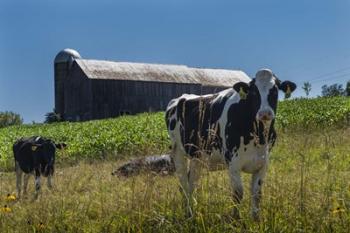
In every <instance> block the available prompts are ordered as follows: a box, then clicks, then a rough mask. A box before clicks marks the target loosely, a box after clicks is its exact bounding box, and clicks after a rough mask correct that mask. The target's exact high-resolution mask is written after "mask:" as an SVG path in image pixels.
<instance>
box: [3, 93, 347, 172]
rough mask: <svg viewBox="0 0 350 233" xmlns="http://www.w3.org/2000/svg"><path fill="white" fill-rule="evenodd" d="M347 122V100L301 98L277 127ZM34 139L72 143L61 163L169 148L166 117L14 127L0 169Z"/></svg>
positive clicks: (283, 109)
mask: <svg viewBox="0 0 350 233" xmlns="http://www.w3.org/2000/svg"><path fill="white" fill-rule="evenodd" d="M349 120H350V99H349V98H346V97H334V98H316V99H304V98H301V99H294V100H284V101H281V102H280V103H279V106H278V112H277V124H276V126H277V128H278V129H277V130H278V131H279V130H282V129H283V130H287V129H290V130H291V131H293V130H296V129H301V130H304V129H323V128H325V127H332V126H344V124H346V125H349ZM32 135H41V136H45V137H49V138H52V139H54V140H55V141H57V142H65V143H66V144H68V148H67V149H66V150H65V151H63V152H59V154H58V157H59V159H58V160H57V161H58V162H63V161H65V162H72V161H73V162H74V161H76V160H79V159H82V158H84V159H103V158H106V157H109V158H115V159H120V158H121V157H122V156H137V155H145V154H152V153H162V152H166V151H168V146H169V145H170V143H169V139H168V135H167V131H166V127H165V122H164V113H162V112H159V113H152V114H148V113H147V114H140V115H136V116H122V117H119V118H116V119H107V120H96V121H89V122H82V123H70V122H62V123H53V124H36V125H23V126H12V127H7V128H3V129H0V169H5V170H10V169H12V168H13V160H12V157H13V156H12V144H13V142H14V141H15V140H16V139H18V138H19V137H24V136H32Z"/></svg>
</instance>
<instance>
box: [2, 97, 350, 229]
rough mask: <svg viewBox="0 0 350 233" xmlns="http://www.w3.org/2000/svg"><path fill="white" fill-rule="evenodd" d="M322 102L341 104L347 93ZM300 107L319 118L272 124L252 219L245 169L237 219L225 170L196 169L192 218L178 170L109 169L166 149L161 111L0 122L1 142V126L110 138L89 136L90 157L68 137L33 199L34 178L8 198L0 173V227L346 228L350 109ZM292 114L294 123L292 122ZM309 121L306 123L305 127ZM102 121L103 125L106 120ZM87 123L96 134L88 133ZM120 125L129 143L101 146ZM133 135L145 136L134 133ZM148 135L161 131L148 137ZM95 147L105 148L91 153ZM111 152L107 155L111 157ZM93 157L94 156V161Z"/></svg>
mask: <svg viewBox="0 0 350 233" xmlns="http://www.w3.org/2000/svg"><path fill="white" fill-rule="evenodd" d="M300 101H305V100H300ZM315 101H320V100H315ZM327 101H330V102H332V101H333V102H332V104H335V103H338V101H344V103H346V104H348V102H347V101H348V100H345V99H340V100H335V99H329V100H327ZM287 104H290V105H291V106H290V107H288V106H287ZM303 105H304V106H305V107H307V108H309V111H311V112H313V115H314V117H315V118H314V121H315V122H316V123H315V122H312V121H310V120H309V119H306V118H303V119H304V120H301V118H298V117H297V116H295V115H297V114H301V113H298V112H297V110H294V112H293V111H292V112H291V113H293V114H295V115H293V116H292V117H291V116H288V118H287V119H285V120H284V122H282V124H281V123H280V124H279V125H278V132H279V134H278V141H277V144H276V146H275V148H274V149H273V151H272V154H271V163H270V166H269V171H268V173H267V179H266V182H265V184H264V187H263V198H262V216H261V217H262V219H261V222H260V223H255V222H253V221H252V220H251V218H250V213H249V208H250V198H249V186H248V185H249V183H250V176H248V175H244V176H243V181H244V184H245V196H244V199H243V203H242V205H241V208H240V209H241V215H242V220H241V221H240V222H236V221H232V219H230V217H229V213H230V210H231V209H232V206H233V202H232V200H231V195H230V186H229V181H228V176H227V172H226V171H218V172H208V171H204V172H203V173H204V174H203V176H202V179H201V184H200V186H199V188H198V190H197V192H196V195H195V196H196V199H197V205H196V206H195V216H194V217H193V218H190V219H187V218H185V216H184V214H183V212H184V211H183V209H182V206H181V196H180V192H179V191H178V181H177V179H176V178H175V177H172V176H157V175H154V174H142V175H139V176H136V177H132V178H128V179H125V178H118V177H114V176H111V172H112V171H113V169H114V168H116V167H117V166H118V165H119V164H121V163H122V162H123V160H125V159H126V158H127V157H128V156H133V155H144V154H149V153H159V152H164V151H167V145H168V141H167V137H166V132H165V130H164V128H163V127H164V125H159V124H164V123H163V119H162V117H163V116H162V114H161V113H158V114H153V115H140V116H137V117H131V118H128V117H125V118H121V119H118V120H104V121H94V122H86V123H75V124H73V123H63V124H55V125H51V126H47V125H39V126H25V127H18V128H16V127H11V128H7V129H2V130H1V131H0V135H1V136H0V138H1V139H4V137H5V136H4V132H5V131H6V132H8V133H12V134H13V136H10V137H13V138H14V137H16V136H18V135H20V134H22V135H25V134H28V133H29V132H30V133H33V132H35V133H36V132H38V133H43V134H45V135H46V134H47V135H48V136H51V137H54V138H55V139H60V140H62V139H63V137H66V139H67V140H68V141H69V142H71V144H72V143H73V142H75V141H76V142H78V141H79V138H80V139H81V140H82V144H83V145H90V144H89V143H91V142H88V141H84V140H86V138H85V137H91V138H93V135H94V133H96V132H99V134H98V135H100V136H99V137H102V138H103V139H101V140H100V139H99V137H97V139H96V141H98V142H100V141H101V143H104V141H103V140H107V139H109V140H110V142H109V141H107V142H105V147H103V146H101V145H100V144H97V143H96V144H95V145H96V147H97V148H98V149H96V148H93V146H91V147H92V149H89V150H91V151H94V150H95V151H96V154H94V153H93V152H91V154H88V155H83V154H79V153H83V152H79V153H78V152H77V151H79V150H78V149H77V148H79V145H75V144H73V146H72V147H73V149H72V147H71V148H70V151H68V152H67V153H66V154H59V159H61V162H60V164H58V168H57V172H56V175H55V177H54V189H53V190H49V189H47V188H46V186H45V185H43V189H42V194H41V195H40V197H39V199H38V200H33V189H34V187H33V186H34V185H33V183H34V181H33V178H31V180H30V182H29V194H28V196H27V198H24V199H21V200H17V201H13V202H11V201H7V200H6V198H5V197H6V195H7V194H8V193H14V191H15V174H14V173H13V172H1V173H0V197H1V199H0V207H3V206H4V205H7V206H8V207H9V208H10V209H11V211H9V212H5V211H4V209H1V211H0V232H167V233H169V232H349V229H350V181H349V177H350V128H349V127H348V123H347V119H348V112H349V111H346V110H342V111H343V114H342V115H339V116H338V115H336V116H332V115H330V114H329V112H328V110H327V109H329V111H340V110H337V109H335V110H334V108H337V105H333V106H332V105H331V106H328V108H326V109H325V107H323V106H322V111H323V113H322V114H323V115H325V116H324V117H323V116H322V114H321V112H320V111H318V110H317V111H315V110H312V109H311V108H310V107H309V106H312V108H316V107H315V106H317V105H316V104H313V103H310V102H309V103H308V104H306V103H303ZM300 106H302V104H300ZM345 106H347V105H345ZM283 108H286V109H283ZM290 108H295V109H298V107H296V106H295V105H293V104H292V103H290V102H286V103H284V106H283V104H281V105H280V109H279V110H280V111H279V114H280V115H279V117H281V115H282V114H286V112H285V111H290ZM341 108H342V107H341ZM317 109H318V108H317ZM344 109H345V107H344ZM308 114H310V113H308ZM326 117H328V119H334V120H333V123H332V124H330V123H328V122H327V121H326V120H324V119H326ZM291 119H294V120H291ZM298 119H299V123H296V122H297V121H298ZM316 119H319V120H318V121H316ZM322 119H323V120H322ZM279 120H281V118H279ZM306 121H307V122H309V123H307V124H306V123H305V122H306ZM106 122H107V123H109V124H110V125H109V126H105V124H107V123H106ZM120 122H122V123H120ZM130 122H133V123H130ZM293 122H294V123H293ZM303 124H304V125H303ZM103 127H105V128H103ZM118 127H121V128H118ZM122 127H124V128H122ZM134 127H138V128H137V129H138V130H136V129H134ZM288 127H289V128H288ZM67 128H71V131H69V133H68V131H65V133H61V132H60V135H61V136H57V135H58V134H59V133H57V131H60V130H63V131H64V130H67ZM92 128H93V129H95V130H96V131H91V129H92ZM147 128H148V129H149V130H150V131H151V132H148V131H147V130H146V129H147ZM287 128H288V129H287ZM117 130H120V131H119V132H121V134H122V135H117V136H118V137H119V138H122V137H124V138H126V139H123V140H130V142H128V143H129V144H127V143H125V145H124V144H123V143H121V144H120V145H121V146H120V147H115V148H119V149H115V148H114V147H113V148H110V149H111V150H109V149H108V150H107V149H105V148H106V147H107V148H108V147H109V146H110V145H113V143H116V142H118V143H120V142H122V141H123V140H121V139H120V140H119V141H117V140H116V139H114V137H113V139H110V138H108V137H107V136H105V135H108V133H109V135H111V134H112V132H114V133H115V132H117ZM123 130H124V131H123ZM129 130H130V131H129ZM157 130H159V131H157ZM108 131H110V132H108ZM71 132H74V133H71ZM140 132H141V134H143V135H142V136H139V134H140ZM155 132H160V133H159V134H158V135H153V134H154V133H155ZM131 134H138V135H131ZM77 135H80V136H77ZM85 135H89V136H85ZM125 135H127V136H125ZM106 137H107V138H106ZM137 138H139V139H140V138H142V140H143V141H142V142H139V143H138V144H136V145H134V144H133V143H134V142H135V141H136V142H137V140H139V139H137ZM5 141H6V140H5ZM8 141H9V140H8ZM148 143H149V144H148ZM68 144H70V143H68ZM71 144H70V145H71ZM92 145H93V144H92ZM100 146H101V147H100ZM0 148H5V149H2V153H4V152H5V151H6V150H8V149H6V148H7V147H6V146H4V144H2V145H1V146H0ZM101 148H102V149H105V152H104V153H106V154H107V155H105V156H104V155H103V153H102V152H99V151H98V150H101ZM83 150H85V149H82V151H83ZM110 151H114V153H112V154H111V155H110V154H109V153H110ZM6 153H7V152H6ZM89 153H90V152H89ZM1 155H2V156H3V154H1ZM93 155H98V156H97V158H95V159H94V157H93ZM122 155H123V156H122ZM66 157H74V158H76V159H74V160H72V159H67V158H66ZM116 157H117V158H121V159H116ZM83 158H84V159H83ZM62 161H65V162H62ZM71 161H74V163H71ZM11 163H12V161H11V159H10V157H8V158H7V159H5V156H3V157H2V165H3V167H2V169H3V171H7V170H9V169H10V167H11ZM43 181H46V180H43ZM40 223H42V224H41V225H40Z"/></svg>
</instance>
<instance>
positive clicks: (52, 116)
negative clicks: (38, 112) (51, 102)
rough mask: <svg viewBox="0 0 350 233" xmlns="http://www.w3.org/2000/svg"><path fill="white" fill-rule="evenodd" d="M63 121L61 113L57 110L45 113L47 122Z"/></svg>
mask: <svg viewBox="0 0 350 233" xmlns="http://www.w3.org/2000/svg"><path fill="white" fill-rule="evenodd" d="M60 121H63V119H62V117H61V115H60V114H59V113H57V112H56V110H55V109H54V110H53V112H48V113H46V114H45V123H48V124H50V123H54V122H60Z"/></svg>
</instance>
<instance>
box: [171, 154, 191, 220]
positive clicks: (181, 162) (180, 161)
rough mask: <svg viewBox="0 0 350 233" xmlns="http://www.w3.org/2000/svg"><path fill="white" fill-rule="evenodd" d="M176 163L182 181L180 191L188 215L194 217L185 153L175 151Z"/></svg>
mask: <svg viewBox="0 0 350 233" xmlns="http://www.w3.org/2000/svg"><path fill="white" fill-rule="evenodd" d="M174 163H175V169H176V175H177V176H178V177H179V180H180V190H181V193H182V195H183V198H184V201H185V206H186V211H187V215H188V216H192V209H191V206H190V190H189V182H188V159H187V158H186V157H185V155H184V154H183V153H181V152H180V151H176V150H175V153H174Z"/></svg>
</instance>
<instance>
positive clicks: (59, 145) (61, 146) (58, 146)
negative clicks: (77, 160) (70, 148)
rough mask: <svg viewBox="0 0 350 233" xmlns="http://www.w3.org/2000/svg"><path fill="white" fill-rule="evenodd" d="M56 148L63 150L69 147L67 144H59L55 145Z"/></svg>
mask: <svg viewBox="0 0 350 233" xmlns="http://www.w3.org/2000/svg"><path fill="white" fill-rule="evenodd" d="M55 146H56V148H57V149H59V150H62V149H64V148H66V147H67V144H66V143H58V144H55Z"/></svg>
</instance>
